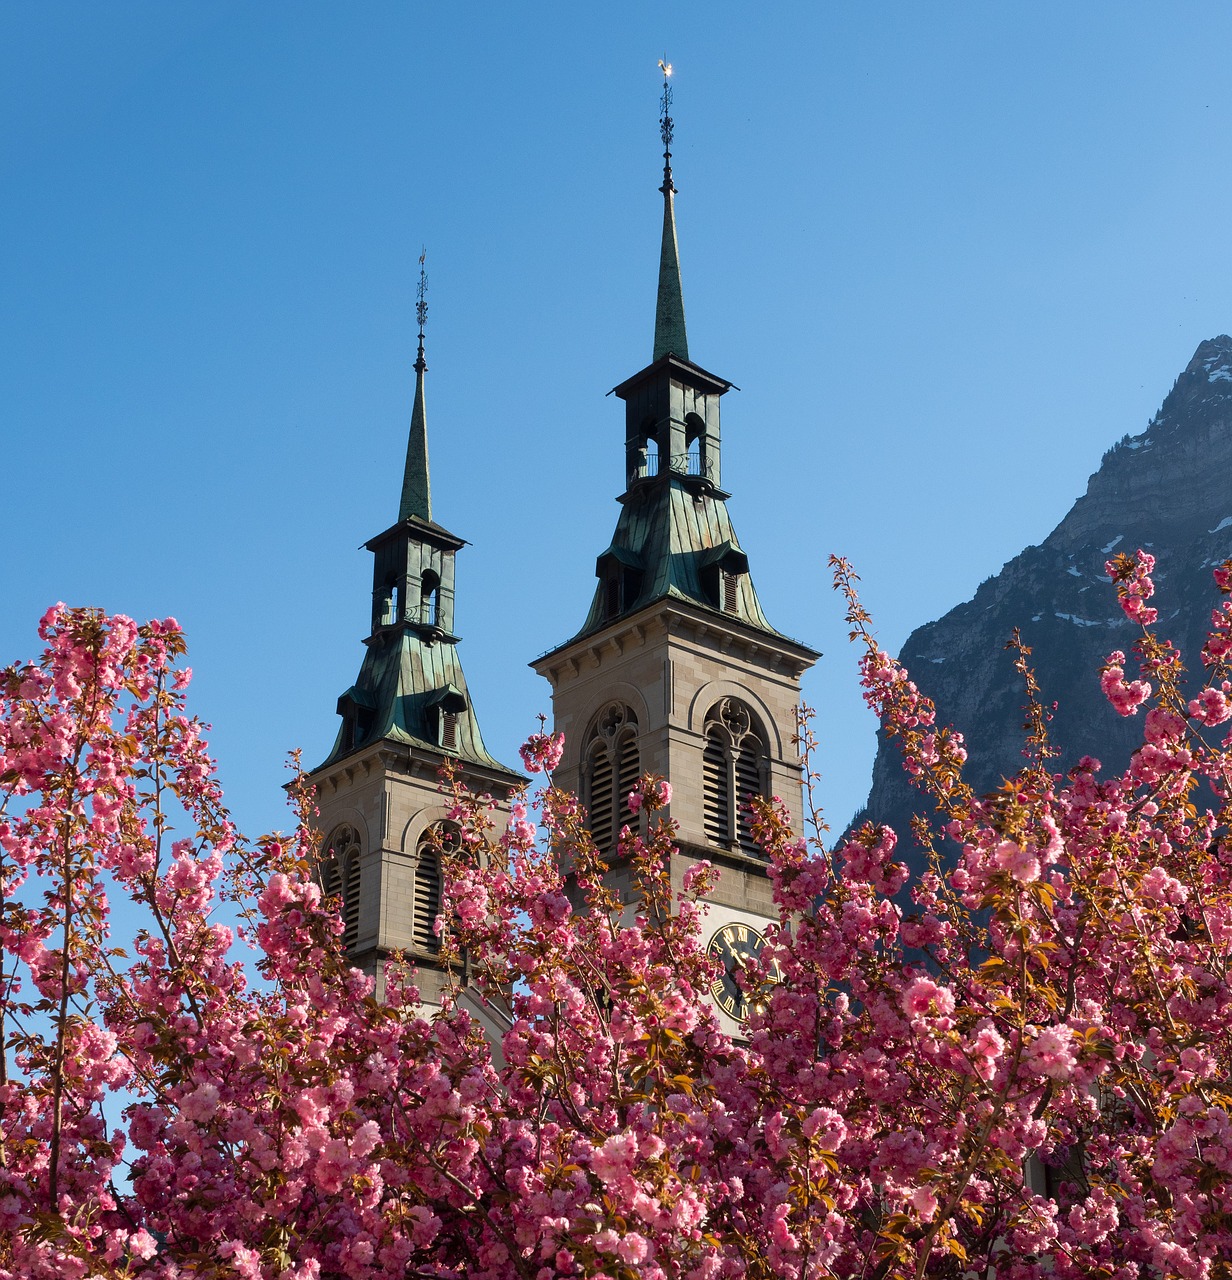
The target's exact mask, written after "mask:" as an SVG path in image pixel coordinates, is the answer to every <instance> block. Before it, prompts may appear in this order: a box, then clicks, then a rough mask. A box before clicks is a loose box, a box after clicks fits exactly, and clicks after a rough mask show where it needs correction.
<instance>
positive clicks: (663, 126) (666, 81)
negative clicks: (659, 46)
mask: <svg viewBox="0 0 1232 1280" xmlns="http://www.w3.org/2000/svg"><path fill="white" fill-rule="evenodd" d="M659 70H660V71H662V72H663V96H662V97H661V98H660V99H659V134H660V136H661V137H662V139H663V150H664V151H665V152H666V153H667V154H668V155H671V153H672V85H671V79H670V77H671V74H672V64H671V63H670V62H665V61H664V60H663V59H662V58H660V59H659Z"/></svg>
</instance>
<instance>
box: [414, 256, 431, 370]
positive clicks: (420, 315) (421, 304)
mask: <svg viewBox="0 0 1232 1280" xmlns="http://www.w3.org/2000/svg"><path fill="white" fill-rule="evenodd" d="M427 260H428V250H427V248H426V247H425V248H424V249H423V251H422V252H421V253H420V255H419V287H418V288H417V289H416V290H415V298H416V302H415V315H416V318H417V319H418V320H419V358H418V359H417V360H416V361H415V368H416V369H420V370H421V371H422V370H423V369H426V368H427V365H425V364H424V350H423V342H424V321H425V320H427V318H428V272H427V270H426V268H425V267H424V263H425V262H426V261H427Z"/></svg>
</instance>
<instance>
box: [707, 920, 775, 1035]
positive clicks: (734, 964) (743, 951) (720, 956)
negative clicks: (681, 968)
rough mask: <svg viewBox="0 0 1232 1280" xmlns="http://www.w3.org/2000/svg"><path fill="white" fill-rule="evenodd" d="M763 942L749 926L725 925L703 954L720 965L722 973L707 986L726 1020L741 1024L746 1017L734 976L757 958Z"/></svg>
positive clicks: (745, 998)
mask: <svg viewBox="0 0 1232 1280" xmlns="http://www.w3.org/2000/svg"><path fill="white" fill-rule="evenodd" d="M765 945H766V939H765V938H764V937H763V936H762V935H761V934H760V933H759V932H758V931H757V930H756V929H754V928H753V926H752V925H750V924H725V925H724V926H723V927H722V928H721V929H719V930H718V931H717V932H716V933H715V935H714V937H713V938H711V939H710V943H709V945H708V946H707V947H706V954H707V955H708V956H709V957H710V958H711V959H712V960H717V961H718V962H719V963H720V964H721V965H722V966H723V973H722V975H721V976H720V977H718V978H716V979H715V980H714V981H713V982H712V983H711V984H710V994H711V996H713V997H714V1002H715V1004H717V1005H718V1006H719V1008H720V1009H722V1010H723V1012H724V1013H725V1014H727V1016H728V1017H729V1018H735V1019H736V1021H737V1022H744V1021H746V1019H747V1018H748V1016H749V1012H750V1009H749V998H748V996H746V995H745V993H744V992H743V991H742V990H741V989H740V986H739V984H738V983H737V981H736V974H737V972H739V970H740V969H741V968H742V967H743V966H744V964H745V962H746V961H748V960H750V959H751V958H752V957H753V956H755V955H757V954H758V953H759V952H760V951H761V949H762V947H764V946H765Z"/></svg>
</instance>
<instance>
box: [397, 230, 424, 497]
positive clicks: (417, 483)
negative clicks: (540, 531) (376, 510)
mask: <svg viewBox="0 0 1232 1280" xmlns="http://www.w3.org/2000/svg"><path fill="white" fill-rule="evenodd" d="M427 257H428V252H427V250H426V249H425V250H424V251H423V252H422V253H421V254H420V255H419V287H418V289H417V290H416V298H417V301H416V303H415V315H416V317H417V319H418V320H419V355H418V356H417V357H416V359H415V404H414V406H413V408H412V409H411V434H410V439H409V440H408V441H407V444H406V469H405V470H404V471H403V473H402V501H401V503H400V504H399V506H398V519H399V521H402V520H405V519H407V518H408V517H409V516H418V517H419V518H420V519H421V520H431V519H432V482H431V480H430V478H429V475H428V419H427V416H426V414H425V411H424V374H425V373H426V372H427V370H428V366H427V363H426V362H425V360H424V321H425V320H427V318H428V273H427V270H426V268H425V265H424V264H425V262H426V261H427Z"/></svg>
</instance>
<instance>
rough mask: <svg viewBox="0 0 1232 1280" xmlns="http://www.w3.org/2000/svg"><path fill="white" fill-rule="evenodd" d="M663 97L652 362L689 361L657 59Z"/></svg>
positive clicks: (668, 106)
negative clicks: (670, 356)
mask: <svg viewBox="0 0 1232 1280" xmlns="http://www.w3.org/2000/svg"><path fill="white" fill-rule="evenodd" d="M659 66H660V67H661V68H662V71H663V96H662V98H660V100H659V133H660V135H661V136H662V138H663V185H662V186H661V187H660V188H659V190H660V191H662V192H663V246H662V248H661V250H660V251H659V296H658V301H657V302H656V304H655V336H654V355H653V356H652V357H651V360H652V362H653V361H655V360H658V359H660V358H661V357H662V356H665V355H667V354H668V353H669V352H671V353H672V354H673V355H675V356H678V357H679V358H680V359H681V360H687V359H688V358H689V339H688V335H687V334H686V333H685V326H684V290H683V288H682V287H681V284H680V249H679V247H678V246H677V243H676V206H675V203H674V201H673V196H675V194H676V186H675V184H674V183H673V182H672V130H673V124H672V116H671V110H672V86H671V82H670V79H669V77H670V76H671V74H672V64H671V63H670V62H663V61H662V60H660V62H659Z"/></svg>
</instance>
